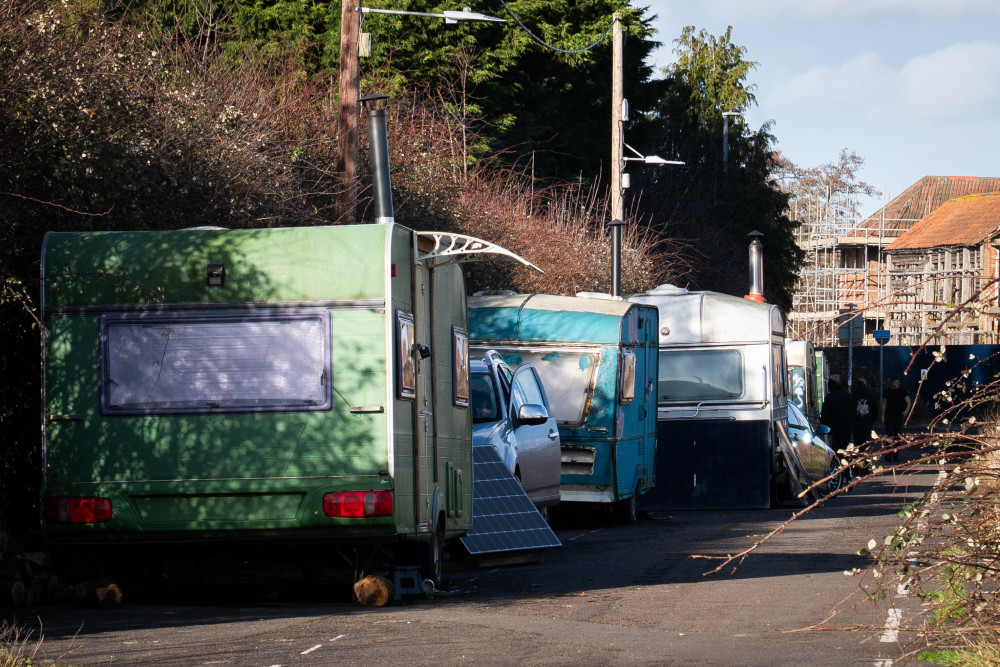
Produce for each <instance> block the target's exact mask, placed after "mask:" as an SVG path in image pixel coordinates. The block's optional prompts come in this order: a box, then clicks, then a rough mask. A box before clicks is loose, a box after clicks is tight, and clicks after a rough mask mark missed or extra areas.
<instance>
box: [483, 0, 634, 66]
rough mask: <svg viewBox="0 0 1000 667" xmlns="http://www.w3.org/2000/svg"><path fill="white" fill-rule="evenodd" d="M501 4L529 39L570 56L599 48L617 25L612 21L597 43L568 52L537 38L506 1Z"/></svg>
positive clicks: (501, 1)
mask: <svg viewBox="0 0 1000 667" xmlns="http://www.w3.org/2000/svg"><path fill="white" fill-rule="evenodd" d="M500 4H501V5H503V8H504V9H506V10H507V13H508V14H510V17H511V18H512V19H514V23H516V24H517V25H519V26H520V27H521V29H522V30H524V31H525V32H526V33H528V36H529V37H531V39H533V40H535V41H536V42H538V43H539V44H541V45H542V46H544V47H545V48H547V49H552V50H553V51H558V52H559V53H569V54H573V53H583V52H584V51H590V50H591V49H593V48H594V47H596V46H597V45H598V44H600V43H601V42H603V41H604V38H605V37H607V36H608V33H610V32H611V29H612V28H613V27H614V25H615V20H614V19H612V20H611V25H609V26H608V29H607V30H605V31H604V34H603V35H601V36H600V37H598V38H597V40H595V41H594V42H593V43H592V44H590V45H589V46H585V47H584V48H582V49H574V50H568V49H560V48H559V47H558V46H553V45H552V44H549V43H548V42H546V41H545V40H544V39H542V38H541V37H539V36H537V35H536V34H535V33H533V32H531V29H530V28H528V26H526V25H524V24H523V23H521V19H519V18H518V17H517V14H515V13H514V12H513V10H511V8H510V7H508V6H507V3H506V2H504V0H500Z"/></svg>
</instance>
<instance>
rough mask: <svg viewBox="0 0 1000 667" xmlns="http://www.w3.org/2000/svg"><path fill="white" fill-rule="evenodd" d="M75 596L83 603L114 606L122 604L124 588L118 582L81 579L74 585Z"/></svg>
mask: <svg viewBox="0 0 1000 667" xmlns="http://www.w3.org/2000/svg"><path fill="white" fill-rule="evenodd" d="M73 597H75V598H76V600H77V602H79V603H81V604H96V605H97V606H99V607H114V606H115V605H117V604H121V601H122V597H123V596H122V589H121V588H119V587H118V585H117V584H113V583H106V582H93V581H81V582H80V583H78V584H77V585H76V586H74V587H73Z"/></svg>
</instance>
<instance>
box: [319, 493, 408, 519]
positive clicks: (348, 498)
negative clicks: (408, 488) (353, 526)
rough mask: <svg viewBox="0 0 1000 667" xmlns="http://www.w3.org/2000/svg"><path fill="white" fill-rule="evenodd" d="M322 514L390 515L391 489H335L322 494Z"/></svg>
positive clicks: (350, 515) (352, 515)
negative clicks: (335, 490)
mask: <svg viewBox="0 0 1000 667" xmlns="http://www.w3.org/2000/svg"><path fill="white" fill-rule="evenodd" d="M323 514H325V515H327V516H339V517H368V516H392V491H337V492H336V493H328V494H326V495H324V496H323Z"/></svg>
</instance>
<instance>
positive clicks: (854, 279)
mask: <svg viewBox="0 0 1000 667" xmlns="http://www.w3.org/2000/svg"><path fill="white" fill-rule="evenodd" d="M852 204H855V203H854V202H849V203H848V205H847V206H844V207H830V208H828V209H827V210H828V211H833V212H834V214H833V215H831V214H827V215H825V216H824V217H821V218H815V217H814V218H812V219H809V218H808V216H807V219H806V220H804V221H802V224H801V225H800V226H799V227H798V229H796V231H795V236H796V243H797V244H798V246H799V248H801V249H802V250H803V251H804V252H805V258H804V260H803V264H802V268H801V269H800V270H799V277H798V280H797V282H796V286H795V292H794V294H793V295H792V310H791V312H790V313H789V314H788V332H787V333H788V336H789V338H792V339H796V340H808V341H811V342H812V344H813V345H814V346H816V347H832V346H836V345H840V344H841V343H842V338H841V335H840V330H839V324H840V321H841V316H842V314H843V313H844V312H845V311H846V310H848V309H853V311H854V312H857V313H859V314H858V315H857V317H858V318H860V320H861V322H862V323H863V326H862V327H858V325H857V323H855V327H857V328H856V331H857V332H858V333H860V334H861V340H862V341H866V340H869V339H868V338H867V337H868V336H869V335H870V334H871V332H872V331H874V330H875V329H880V328H882V327H883V325H884V322H885V320H886V317H887V314H886V308H885V304H887V303H888V301H889V296H890V292H889V287H888V276H887V271H886V262H885V255H884V250H885V248H886V247H887V246H888V245H889V244H890V243H892V241H893V240H895V239H896V238H897V237H898V236H899V235H900V234H902V233H903V232H904V231H906V229H908V228H909V227H910V226H911V225H912V224H913V223H914V222H916V220H902V219H895V220H887V219H885V217H884V214H883V215H881V216H873V217H872V218H868V219H865V220H862V218H860V216H857V215H838V214H837V213H839V212H840V211H844V210H846V211H852V212H853V211H856V210H857V206H856V205H852ZM884 210H885V207H883V208H882V211H883V212H884ZM900 223H902V224H900ZM906 223H908V224H906Z"/></svg>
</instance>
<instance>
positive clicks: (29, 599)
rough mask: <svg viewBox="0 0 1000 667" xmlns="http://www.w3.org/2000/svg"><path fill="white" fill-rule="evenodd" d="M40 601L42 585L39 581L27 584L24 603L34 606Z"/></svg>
mask: <svg viewBox="0 0 1000 667" xmlns="http://www.w3.org/2000/svg"><path fill="white" fill-rule="evenodd" d="M41 601H42V585H41V584H40V583H37V584H31V585H30V586H28V594H27V596H26V597H25V600H24V604H25V605H26V606H28V607H34V606H35V605H37V604H38V603H39V602H41Z"/></svg>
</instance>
